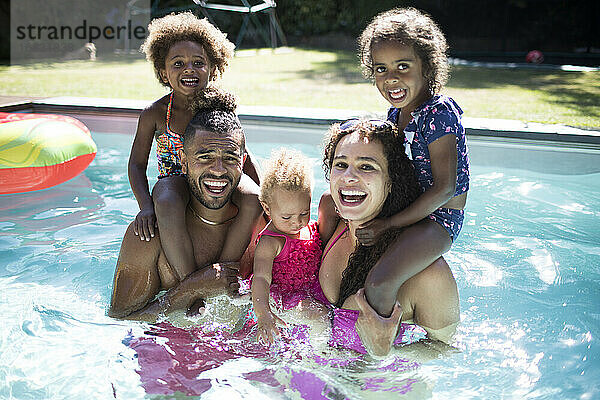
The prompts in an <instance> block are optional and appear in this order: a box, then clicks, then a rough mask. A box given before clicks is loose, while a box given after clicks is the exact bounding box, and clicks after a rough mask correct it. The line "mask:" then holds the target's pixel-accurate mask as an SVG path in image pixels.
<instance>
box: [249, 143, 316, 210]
mask: <svg viewBox="0 0 600 400" xmlns="http://www.w3.org/2000/svg"><path fill="white" fill-rule="evenodd" d="M263 171H264V172H263V178H262V182H261V185H260V194H259V196H258V199H259V200H260V201H262V202H263V203H266V204H267V205H270V204H271V201H272V196H273V192H274V191H275V189H283V190H289V191H292V192H304V193H309V194H310V193H311V191H312V186H313V179H312V178H313V174H312V163H311V161H310V159H309V158H308V157H306V156H304V154H302V153H301V152H300V151H298V150H293V149H288V148H285V147H282V148H280V149H278V150H274V151H272V152H271V158H269V159H268V160H266V161H265V163H264V167H263Z"/></svg>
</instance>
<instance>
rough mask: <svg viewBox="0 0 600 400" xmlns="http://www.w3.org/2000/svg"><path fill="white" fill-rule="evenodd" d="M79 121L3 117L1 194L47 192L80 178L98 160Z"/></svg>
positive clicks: (34, 116) (0, 125) (58, 117)
mask: <svg viewBox="0 0 600 400" xmlns="http://www.w3.org/2000/svg"><path fill="white" fill-rule="evenodd" d="M96 151H97V148H96V143H94V141H93V140H92V136H91V135H90V131H89V129H88V128H87V127H86V126H85V125H84V124H83V123H81V122H80V121H78V120H76V119H75V118H71V117H66V116H64V115H51V114H11V113H0V194H7V193H19V192H29V191H32V190H39V189H46V188H49V187H51V186H54V185H58V184H60V183H63V182H65V181H68V180H69V179H71V178H74V177H76V176H77V175H79V174H80V173H81V172H83V170H84V169H86V167H87V166H88V165H89V164H90V163H91V162H92V160H93V159H94V157H95V156H96Z"/></svg>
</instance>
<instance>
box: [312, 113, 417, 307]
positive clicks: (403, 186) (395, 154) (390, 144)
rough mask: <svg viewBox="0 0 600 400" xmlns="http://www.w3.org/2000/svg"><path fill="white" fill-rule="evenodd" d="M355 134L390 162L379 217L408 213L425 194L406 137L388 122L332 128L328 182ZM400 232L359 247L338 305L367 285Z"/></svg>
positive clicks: (345, 276)
mask: <svg viewBox="0 0 600 400" xmlns="http://www.w3.org/2000/svg"><path fill="white" fill-rule="evenodd" d="M342 125H343V124H342ZM353 133H357V134H358V135H359V137H360V138H366V139H367V140H368V141H369V142H374V141H379V142H380V143H381V144H382V145H383V153H384V156H385V158H386V159H387V165H388V176H389V179H390V183H391V190H390V193H389V194H388V196H387V198H386V199H385V202H384V203H383V208H382V209H381V212H380V213H379V214H378V215H377V218H389V217H391V216H392V215H395V214H397V213H398V212H400V211H402V210H404V209H405V208H406V207H408V206H409V205H410V204H411V203H412V202H414V201H415V200H416V198H417V197H419V196H420V195H421V193H422V190H421V187H420V186H419V184H418V182H417V177H416V175H415V170H414V167H413V164H412V162H411V161H410V160H409V159H408V157H407V156H406V154H405V153H404V145H403V141H404V137H403V136H402V135H400V134H399V133H398V129H397V128H396V126H394V125H393V124H391V123H389V122H387V121H386V122H385V123H384V121H377V123H375V124H374V123H373V122H371V121H369V120H361V121H359V122H357V123H356V124H354V125H352V126H351V127H350V128H347V129H341V128H340V125H339V124H334V125H333V126H331V128H330V129H329V133H328V136H327V138H326V144H325V154H324V157H323V166H324V169H325V176H326V177H327V179H329V177H330V173H331V168H332V166H333V158H334V156H335V149H336V147H337V145H338V143H339V142H340V140H342V138H344V137H345V136H346V135H349V134H353ZM400 232H402V229H390V230H388V231H386V232H384V233H383V234H382V235H381V236H380V237H379V238H378V240H377V241H376V243H375V244H374V245H373V246H363V245H361V244H358V245H357V247H356V248H355V249H354V252H352V254H350V258H349V259H348V266H347V267H346V269H345V270H344V272H343V273H342V282H341V284H340V297H339V299H338V302H337V304H336V306H338V307H342V305H343V304H344V301H346V299H347V298H348V297H350V296H351V295H353V294H354V293H356V291H357V290H358V289H360V288H362V287H363V286H364V284H365V280H366V279H367V274H368V273H369V271H370V270H371V268H373V266H374V265H375V263H376V262H377V261H378V260H379V258H380V257H381V255H382V254H383V253H384V252H385V251H386V250H387V248H388V247H389V245H390V244H391V243H392V241H393V240H394V239H395V238H396V237H397V236H398V235H399V234H400Z"/></svg>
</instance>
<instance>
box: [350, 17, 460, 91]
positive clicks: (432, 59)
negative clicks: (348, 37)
mask: <svg viewBox="0 0 600 400" xmlns="http://www.w3.org/2000/svg"><path fill="white" fill-rule="evenodd" d="M389 40H393V41H397V42H400V43H402V44H404V45H407V46H412V48H413V50H414V52H415V53H416V55H417V57H419V59H420V60H421V63H422V68H423V77H424V78H425V81H426V82H427V87H428V89H429V93H430V94H431V95H434V94H437V93H439V92H440V90H441V89H442V88H443V87H444V85H445V84H446V82H447V81H448V74H449V72H448V71H449V66H448V57H447V54H446V52H447V50H448V45H447V43H446V38H445V37H444V34H443V33H442V31H441V30H440V28H439V27H438V26H437V24H436V23H435V22H434V21H433V19H431V17H430V16H429V15H427V14H425V13H423V12H421V11H419V10H417V9H416V8H412V7H407V8H394V9H392V10H388V11H384V12H382V13H380V14H378V15H376V16H375V17H374V18H373V20H372V21H371V23H369V25H367V27H366V28H365V30H364V31H363V32H362V33H361V35H360V37H359V38H358V57H359V59H360V64H361V66H362V70H363V75H364V76H365V77H366V78H368V79H373V77H374V71H373V58H372V56H371V50H372V48H373V45H374V44H377V43H381V42H386V41H389Z"/></svg>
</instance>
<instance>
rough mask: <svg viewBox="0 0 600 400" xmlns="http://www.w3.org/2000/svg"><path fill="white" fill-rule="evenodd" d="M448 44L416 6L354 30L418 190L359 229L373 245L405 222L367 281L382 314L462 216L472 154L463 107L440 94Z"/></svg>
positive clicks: (443, 248) (448, 241) (439, 250)
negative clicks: (398, 207)
mask: <svg viewBox="0 0 600 400" xmlns="http://www.w3.org/2000/svg"><path fill="white" fill-rule="evenodd" d="M446 49H447V45H446V39H445V38H444V35H443V33H442V32H441V31H440V29H439V28H438V26H437V25H436V24H435V22H434V21H433V20H432V19H431V18H430V17H429V16H427V15H425V14H423V13H422V12H420V11H418V10H416V9H414V8H396V9H392V10H389V11H386V12H383V13H381V14H379V15H377V16H376V17H375V18H374V19H373V21H372V22H371V23H370V24H369V25H368V26H367V27H366V28H365V30H364V31H363V33H362V34H361V36H360V38H359V57H360V60H361V64H362V67H363V71H364V73H365V75H366V76H367V77H369V78H371V79H373V80H374V81H375V86H376V87H377V89H378V90H379V92H380V93H381V95H382V96H383V97H384V98H385V99H386V100H387V101H388V102H389V103H390V105H391V106H392V107H391V109H390V110H389V113H388V120H389V121H390V122H391V123H393V124H394V125H395V126H396V127H397V128H398V130H399V132H400V136H399V141H398V143H397V144H396V146H401V147H403V148H404V150H405V152H406V155H407V156H408V158H409V159H410V160H411V161H412V164H413V166H414V168H415V174H416V178H417V181H418V183H419V186H420V187H421V191H422V194H421V195H420V196H419V197H417V198H416V199H415V201H414V202H413V203H412V204H411V205H410V206H408V207H406V208H405V209H403V210H402V211H400V212H398V213H396V214H394V215H390V216H389V217H386V218H375V219H373V220H371V221H368V222H366V223H365V224H363V225H362V226H361V227H359V229H358V230H357V231H356V236H357V238H358V240H359V241H360V242H361V243H362V244H364V245H367V246H371V245H374V244H375V243H376V242H377V241H378V240H379V236H381V235H382V234H383V233H384V232H385V231H386V230H388V229H391V228H405V230H404V232H403V233H402V234H400V235H399V236H398V237H397V239H396V242H395V244H394V246H391V247H390V251H388V252H386V253H385V254H383V255H382V257H381V259H380V262H379V263H378V265H376V266H375V267H374V268H373V269H372V271H371V272H370V274H369V276H368V277H367V279H366V282H365V292H366V295H367V299H368V300H369V303H370V304H372V305H373V307H374V308H375V309H376V310H377V311H378V312H379V313H380V314H381V315H389V314H390V313H391V311H392V308H393V306H394V296H395V293H396V291H397V290H398V288H399V287H401V286H402V285H403V284H404V282H406V281H407V280H408V279H410V278H411V277H412V276H415V274H417V273H419V272H420V271H422V270H423V269H424V268H426V267H427V266H428V265H430V264H431V263H433V262H434V261H435V260H436V259H438V258H439V257H440V256H441V255H442V254H444V253H445V252H447V251H448V250H449V249H450V246H451V245H452V243H453V242H454V241H456V239H457V237H458V234H459V232H460V230H461V227H462V223H463V218H464V211H463V209H464V207H465V204H466V200H467V192H468V190H469V158H468V153H467V145H466V137H465V130H464V128H463V126H462V123H461V115H462V110H461V109H460V107H459V106H458V105H457V104H456V102H455V101H454V100H453V99H451V98H450V97H447V96H444V95H440V94H439V92H440V90H441V89H442V87H443V85H444V84H445V82H446V80H447V77H448V62H447V58H446ZM353 123H354V122H352V121H348V122H347V123H346V124H342V128H348V127H349V126H350V125H352V124H353Z"/></svg>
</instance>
